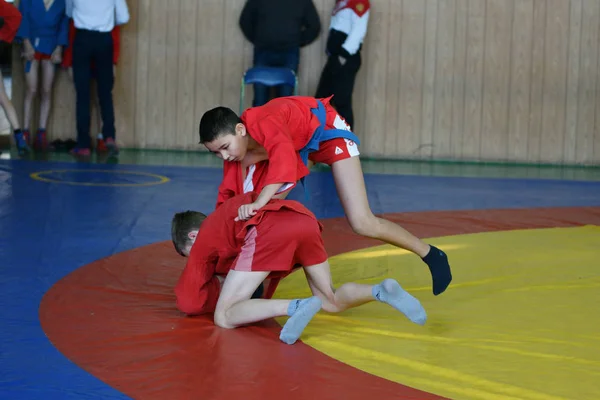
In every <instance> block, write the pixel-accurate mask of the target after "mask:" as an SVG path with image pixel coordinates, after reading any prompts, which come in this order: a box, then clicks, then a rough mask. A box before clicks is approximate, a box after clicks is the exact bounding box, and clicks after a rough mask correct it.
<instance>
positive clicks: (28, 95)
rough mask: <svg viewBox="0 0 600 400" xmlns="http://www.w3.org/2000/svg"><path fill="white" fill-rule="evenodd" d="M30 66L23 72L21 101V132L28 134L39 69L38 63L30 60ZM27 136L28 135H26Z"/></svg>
mask: <svg viewBox="0 0 600 400" xmlns="http://www.w3.org/2000/svg"><path fill="white" fill-rule="evenodd" d="M29 62H30V63H31V65H30V66H29V70H28V71H26V72H25V85H26V86H27V89H26V90H25V98H24V99H23V131H24V132H29V129H30V127H31V114H32V112H31V111H32V108H33V100H34V99H35V96H36V95H37V91H38V75H39V69H40V61H39V60H32V61H29ZM26 136H28V134H26Z"/></svg>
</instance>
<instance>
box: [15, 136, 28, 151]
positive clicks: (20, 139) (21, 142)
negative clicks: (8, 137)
mask: <svg viewBox="0 0 600 400" xmlns="http://www.w3.org/2000/svg"><path fill="white" fill-rule="evenodd" d="M15 144H16V145H17V150H18V152H19V155H22V154H25V153H29V152H30V151H31V149H30V148H29V142H28V140H27V138H26V137H25V134H24V133H23V132H15Z"/></svg>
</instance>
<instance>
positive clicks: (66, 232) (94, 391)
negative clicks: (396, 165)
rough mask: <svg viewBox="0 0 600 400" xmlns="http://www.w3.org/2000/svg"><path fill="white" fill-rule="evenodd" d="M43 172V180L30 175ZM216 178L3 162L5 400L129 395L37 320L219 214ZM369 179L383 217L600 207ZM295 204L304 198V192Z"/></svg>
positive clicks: (497, 184)
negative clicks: (173, 225) (63, 347)
mask: <svg viewBox="0 0 600 400" xmlns="http://www.w3.org/2000/svg"><path fill="white" fill-rule="evenodd" d="M73 169H75V171H73ZM65 170H66V171H65ZM40 172H42V173H41V174H38V175H37V176H38V179H43V181H40V180H35V179H32V178H31V177H30V174H32V173H40ZM154 175H159V176H154ZM165 178H167V179H168V181H167V182H164V183H159V182H161V179H162V180H165ZM220 179H221V170H220V169H211V168H183V167H147V166H132V165H126V166H125V165H98V164H88V163H82V164H73V163H48V162H28V161H9V162H0V260H1V261H0V303H1V304H2V305H3V307H2V315H1V318H2V329H1V330H0V398H2V399H4V398H6V399H24V400H26V399H35V400H38V399H42V398H43V399H83V398H86V399H87V398H90V399H93V398H102V399H111V398H125V396H123V395H122V394H120V393H119V392H117V391H115V390H114V389H112V388H110V387H108V386H107V385H105V384H104V383H103V382H101V381H99V380H97V379H96V378H94V377H93V376H91V375H89V374H88V373H87V372H85V371H84V370H82V369H80V368H79V367H77V366H76V365H74V364H73V363H71V362H70V361H69V360H67V359H66V358H65V357H64V356H62V355H61V354H60V353H59V352H58V351H57V350H56V349H55V348H54V347H53V346H52V344H51V343H50V342H49V341H48V339H47V338H46V336H45V335H44V332H43V331H42V329H41V327H40V324H39V320H38V307H39V303H40V301H41V299H42V296H43V295H44V293H45V292H46V291H47V290H48V289H49V288H50V287H51V286H52V285H53V284H54V283H55V282H57V281H58V280H59V279H60V278H62V277H64V276H65V275H67V274H69V273H70V272H72V271H73V270H75V269H77V268H79V267H81V266H83V265H85V264H88V263H90V262H92V261H95V260H97V259H99V258H102V257H105V256H108V255H111V254H114V253H116V252H121V251H125V250H129V249H132V248H135V247H139V246H142V245H146V244H150V243H154V242H157V241H162V240H169V239H170V238H169V235H170V221H171V217H172V215H173V213H175V212H177V211H181V210H186V209H194V210H200V211H204V212H210V211H211V210H213V208H214V202H215V199H216V191H217V187H218V185H219V182H220ZM47 180H50V181H53V182H54V183H53V182H47ZM56 181H60V182H63V183H55V182H56ZM64 182H69V183H64ZM307 182H308V187H309V190H310V193H311V197H310V200H309V201H308V203H307V205H308V206H309V207H310V208H311V209H312V210H313V211H314V212H315V214H316V215H317V216H318V217H319V218H331V217H340V216H342V215H343V210H342V208H341V206H340V203H339V200H338V199H337V194H336V191H335V185H334V182H333V180H332V177H331V175H330V174H329V173H327V172H320V173H315V174H313V175H311V176H310V177H309V178H308V179H307ZM366 182H367V187H368V195H369V200H370V202H371V206H372V209H373V211H374V212H375V213H384V212H408V211H430V210H459V209H460V210H467V209H491V208H523V207H557V206H600V183H599V182H575V181H564V180H562V181H551V180H518V179H480V178H447V177H444V178H437V177H422V176H393V175H367V176H366ZM157 183H158V184H157ZM107 185H112V186H107ZM290 198H295V199H298V200H300V201H304V193H303V191H302V190H301V188H298V189H295V190H294V193H292V194H291V195H290Z"/></svg>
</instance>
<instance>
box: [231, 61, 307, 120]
mask: <svg viewBox="0 0 600 400" xmlns="http://www.w3.org/2000/svg"><path fill="white" fill-rule="evenodd" d="M256 83H258V84H262V85H266V86H279V85H286V86H291V87H293V88H294V95H298V77H297V76H296V73H295V72H294V70H292V69H289V68H279V67H252V68H250V69H248V70H246V72H245V73H244V76H242V87H241V90H240V114H241V113H242V112H243V111H244V96H245V92H246V90H245V88H246V85H252V84H256Z"/></svg>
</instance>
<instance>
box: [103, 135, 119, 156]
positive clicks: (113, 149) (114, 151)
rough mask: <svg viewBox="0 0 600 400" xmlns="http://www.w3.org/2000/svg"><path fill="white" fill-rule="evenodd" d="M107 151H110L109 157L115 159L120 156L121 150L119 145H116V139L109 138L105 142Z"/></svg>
mask: <svg viewBox="0 0 600 400" xmlns="http://www.w3.org/2000/svg"><path fill="white" fill-rule="evenodd" d="M105 143H106V149H107V150H108V156H109V157H114V156H116V155H118V154H119V148H118V147H117V143H115V139H113V138H107V139H106V140H105Z"/></svg>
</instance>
